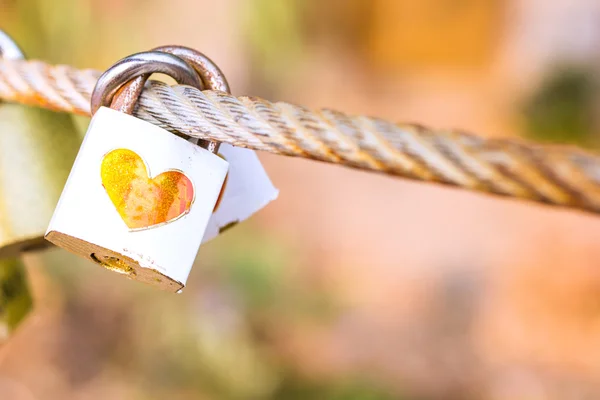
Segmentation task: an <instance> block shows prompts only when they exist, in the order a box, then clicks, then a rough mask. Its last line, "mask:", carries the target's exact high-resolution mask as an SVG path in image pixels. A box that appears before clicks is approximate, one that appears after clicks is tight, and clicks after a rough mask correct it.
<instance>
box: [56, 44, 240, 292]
mask: <svg viewBox="0 0 600 400" xmlns="http://www.w3.org/2000/svg"><path fill="white" fill-rule="evenodd" d="M155 72H160V73H164V74H167V75H170V76H171V77H173V78H174V79H175V80H176V81H178V82H180V83H182V84H188V85H192V86H196V87H198V88H202V83H201V80H200V78H199V77H198V74H197V73H196V72H195V71H194V69H192V68H191V67H190V66H189V65H188V64H186V63H185V62H184V61H183V60H182V59H180V58H178V57H176V56H174V55H171V54H166V53H162V52H145V53H138V54H135V55H133V56H129V57H126V58H124V59H123V60H121V61H119V62H118V63H116V64H115V65H114V66H113V67H111V68H110V69H109V70H107V71H106V72H105V73H104V74H103V75H102V76H101V77H100V78H99V80H98V83H97V84H96V88H95V89H94V93H93V95H92V99H93V100H92V111H94V110H95V109H96V108H98V105H102V107H100V108H99V109H98V111H97V112H95V114H94V116H93V118H92V121H91V123H90V126H89V128H88V132H87V134H86V136H85V138H84V141H83V144H82V146H81V149H80V151H79V154H78V155H77V158H76V160H75V164H74V165H73V168H72V170H71V173H70V175H69V178H68V180H67V183H66V185H65V188H64V190H63V193H62V195H61V197H60V200H59V202H58V205H57V207H56V210H55V212H54V216H53V217H52V220H51V222H50V225H49V227H48V231H47V233H46V238H47V239H48V240H49V241H51V242H53V243H54V244H56V245H58V246H60V247H63V248H65V249H67V250H69V251H71V252H73V253H75V254H78V255H81V256H83V257H86V258H88V259H90V260H92V261H94V262H96V263H98V264H100V265H102V266H104V267H106V268H107V269H109V270H112V271H115V272H118V273H121V274H123V275H125V276H127V277H129V278H131V279H134V280H139V281H142V282H145V283H148V284H152V285H155V286H158V287H160V288H162V289H165V290H169V291H173V292H177V291H179V290H180V289H182V288H183V287H184V286H185V282H186V280H187V277H188V275H189V272H190V270H191V267H192V264H193V262H194V259H195V257H196V254H197V252H198V248H199V247H200V243H201V241H202V237H203V234H204V230H205V229H206V226H207V224H208V220H209V218H210V216H211V214H212V211H213V209H214V206H215V203H216V201H217V197H218V195H219V193H220V191H221V187H222V185H223V181H224V179H225V176H226V174H227V169H228V163H227V162H226V161H225V160H223V159H222V158H220V157H218V156H217V155H215V154H213V153H211V152H210V151H208V150H206V149H204V148H202V147H200V146H198V145H195V144H193V143H191V142H189V141H188V140H186V139H185V138H181V137H179V136H176V135H174V134H172V133H170V132H168V131H166V130H164V129H162V128H160V127H158V126H156V125H153V124H151V123H148V122H145V121H142V120H140V119H138V118H135V117H133V116H131V115H129V114H127V113H124V112H119V111H116V110H114V109H111V108H107V107H106V105H109V104H111V102H112V104H120V105H121V106H122V107H119V109H122V110H127V111H131V110H133V106H132V104H134V103H135V101H136V100H137V98H136V97H135V96H131V95H130V94H131V93H130V92H128V91H124V90H120V89H122V87H123V84H125V83H126V82H129V81H131V80H132V79H135V78H136V77H139V76H144V75H145V74H151V73H155ZM137 81H138V82H139V79H137ZM138 88H139V87H138ZM138 92H139V91H138ZM116 93H117V94H116ZM115 94H116V96H117V98H116V99H112V97H114V96H115ZM98 99H100V101H98ZM123 99H125V100H123ZM113 100H114V101H113Z"/></svg>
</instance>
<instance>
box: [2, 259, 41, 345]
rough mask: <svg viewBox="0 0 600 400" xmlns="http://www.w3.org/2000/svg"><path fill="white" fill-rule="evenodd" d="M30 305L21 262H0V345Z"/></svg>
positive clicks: (28, 310)
mask: <svg viewBox="0 0 600 400" xmlns="http://www.w3.org/2000/svg"><path fill="white" fill-rule="evenodd" d="M32 304H33V302H32V300H31V294H30V292H29V285H28V283H27V274H26V271H25V267H24V266H23V264H22V263H21V261H19V259H17V258H7V259H4V260H0V343H2V342H3V341H5V340H6V339H8V337H9V336H10V334H11V333H12V332H13V331H14V330H15V329H16V328H17V326H18V325H19V324H20V323H21V322H23V320H24V319H25V317H26V316H27V315H28V314H29V312H30V311H31V308H32Z"/></svg>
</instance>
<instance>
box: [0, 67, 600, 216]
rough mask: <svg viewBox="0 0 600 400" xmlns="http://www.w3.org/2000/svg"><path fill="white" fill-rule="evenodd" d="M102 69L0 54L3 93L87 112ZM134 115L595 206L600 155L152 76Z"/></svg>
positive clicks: (294, 152) (333, 158) (209, 133)
mask: <svg viewBox="0 0 600 400" xmlns="http://www.w3.org/2000/svg"><path fill="white" fill-rule="evenodd" d="M99 76H100V72H99V71H96V70H91V69H87V70H79V69H76V68H73V67H70V66H65V65H56V66H54V65H49V64H46V63H44V62H40V61H10V60H0V99H2V100H6V101H13V102H20V103H24V104H29V105H36V106H41V107H45V108H50V109H53V110H56V111H66V112H71V113H75V114H81V115H89V114H90V96H91V92H92V90H93V88H94V85H95V83H96V80H97V79H98V77H99ZM134 115H135V116H137V117H139V118H141V119H143V120H146V121H148V122H151V123H153V124H156V125H159V126H161V127H162V128H164V129H167V130H169V131H171V132H174V133H176V134H180V135H181V134H183V135H189V136H192V137H197V138H202V139H210V140H217V141H219V142H224V143H229V144H232V145H234V146H241V147H247V148H251V149H254V150H263V151H268V152H271V153H275V154H283V155H287V156H295V157H303V158H309V159H314V160H320V161H326V162H330V163H334V164H343V165H346V166H349V167H353V168H358V169H363V170H369V171H376V172H382V173H385V174H388V175H393V176H400V177H405V178H410V179H416V180H421V181H427V182H437V183H444V184H449V185H453V186H458V187H461V188H465V189H470V190H475V191H480V192H487V193H494V194H498V195H504V196H511V197H516V198H520V199H528V200H533V201H537V202H542V203H547V204H552V205H559V206H565V207H571V208H578V209H582V210H586V211H592V212H600V157H599V156H597V155H595V154H591V153H588V152H585V151H583V150H580V149H578V148H574V147H571V146H568V147H567V146H549V145H536V144H532V143H527V142H524V141H521V140H515V139H484V138H481V137H477V136H474V135H470V134H467V133H463V132H458V131H449V130H434V129H429V128H426V127H423V126H418V125H409V124H397V123H392V122H389V121H386V120H383V119H379V118H373V117H367V116H350V115H347V114H344V113H341V112H338V111H333V110H329V109H322V110H318V111H312V110H309V109H307V108H304V107H301V106H296V105H292V104H288V103H284V102H277V103H271V102H269V101H267V100H263V99H260V98H256V97H245V96H242V97H234V96H232V95H229V94H227V93H224V92H218V91H209V90H207V91H200V90H198V89H195V88H192V87H190V86H183V85H175V86H168V85H166V84H164V83H161V82H156V81H151V82H149V83H148V84H147V86H146V88H145V89H144V91H143V93H142V95H141V97H140V100H139V102H138V105H137V107H136V109H135V112H134Z"/></svg>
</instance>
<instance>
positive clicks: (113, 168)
mask: <svg viewBox="0 0 600 400" xmlns="http://www.w3.org/2000/svg"><path fill="white" fill-rule="evenodd" d="M100 174H101V177H102V186H103V187H104V189H105V190H106V193H107V194H108V197H109V198H110V200H111V201H112V203H113V204H114V206H115V208H116V209H117V212H118V213H119V215H120V216H121V218H122V219H123V221H124V222H125V224H126V225H127V226H128V227H129V229H131V230H140V229H147V228H152V227H155V226H158V225H162V224H166V223H168V222H172V221H174V220H176V219H178V218H180V217H182V216H183V215H185V214H187V213H188V212H189V211H190V208H191V206H192V202H193V201H194V185H193V184H192V181H191V180H190V179H189V178H188V177H187V176H185V174H184V173H183V172H181V171H175V170H170V171H165V172H163V173H161V174H160V175H157V176H156V177H154V178H151V177H150V172H149V170H148V168H147V166H146V163H145V162H144V160H143V159H142V157H140V156H139V155H138V154H137V153H136V152H134V151H132V150H128V149H116V150H112V151H111V152H109V153H107V154H106V155H105V156H104V158H103V159H102V166H101V169H100Z"/></svg>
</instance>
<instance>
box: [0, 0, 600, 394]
mask: <svg viewBox="0 0 600 400" xmlns="http://www.w3.org/2000/svg"><path fill="white" fill-rule="evenodd" d="M0 7H1V8H0V26H2V28H3V29H6V30H7V31H8V32H9V33H10V34H12V35H13V36H14V37H15V38H16V39H17V40H18V42H19V43H20V44H21V46H22V47H23V48H24V49H25V51H26V52H27V53H28V55H29V56H30V57H35V58H41V59H45V60H48V61H51V62H55V63H68V64H72V65H75V66H78V67H94V68H98V69H105V68H107V67H108V66H109V65H110V64H112V63H113V62H114V61H116V60H117V59H119V58H121V57H124V56H126V55H128V54H130V53H134V52H138V51H142V50H146V49H149V48H152V47H155V46H158V45H164V44H183V45H187V46H191V47H194V48H197V49H199V50H201V51H203V52H205V53H206V54H208V55H209V56H210V57H211V58H213V59H214V60H215V61H216V62H217V63H218V64H219V65H220V66H221V68H222V69H223V71H224V72H225V73H226V75H227V77H228V78H229V81H230V83H231V86H232V88H233V91H234V94H237V95H244V94H252V95H257V96H262V97H265V98H267V99H269V100H285V101H288V102H294V103H300V104H303V105H306V106H310V107H315V108H316V107H329V108H335V109H339V110H342V111H346V112H350V113H365V114H371V115H374V116H379V117H384V118H388V119H392V120H398V121H410V122H412V121H414V122H420V123H423V124H426V125H430V126H434V127H447V128H462V129H466V130H469V131H473V132H476V133H478V134H481V135H485V136H489V137H492V136H496V137H499V136H502V137H509V136H524V137H529V138H532V139H535V140H539V141H559V142H570V143H576V144H579V145H581V146H585V147H588V148H590V149H593V148H595V147H596V146H598V144H599V143H600V136H599V135H598V134H597V132H598V128H599V124H600V119H599V118H598V115H600V113H598V112H597V111H598V110H599V109H600V107H599V106H600V91H599V90H598V78H599V74H598V71H599V68H600V67H599V65H600V64H599V63H598V62H599V61H600V2H598V1H597V0H551V1H549V0H320V1H316V0H219V1H215V0H170V1H168V2H163V1H158V0H143V1H142V0H133V1H120V0H52V1H48V0H0ZM78 123H79V124H80V126H81V127H82V129H83V130H84V129H85V125H86V123H87V120H86V119H80V120H78ZM260 157H261V159H262V161H263V162H264V165H265V167H266V169H267V170H268V172H269V173H270V175H271V177H272V179H273V181H274V183H275V184H276V185H277V186H278V188H279V189H280V190H281V194H280V198H279V199H278V200H277V201H276V202H274V203H272V204H271V205H270V206H269V207H268V208H267V209H265V210H263V211H261V212H260V213H259V214H258V215H256V216H255V217H253V218H252V219H251V220H250V221H248V222H247V223H244V224H243V225H240V226H238V227H236V228H235V229H232V230H230V231H228V232H227V233H226V234H224V235H223V236H221V237H219V238H218V239H216V240H214V241H213V242H211V243H209V244H208V245H205V246H203V247H202V249H201V250H200V253H199V255H198V258H197V262H196V265H195V268H194V270H193V271H192V274H191V277H190V280H189V282H188V287H187V288H186V290H185V292H184V293H183V294H181V295H177V296H175V295H172V294H168V293H163V292H159V291H157V290H155V289H153V288H149V287H145V286H143V285H141V284H139V283H136V282H131V281H128V280H125V279H123V278H122V277H121V276H118V275H116V274H113V273H110V272H108V271H105V270H103V269H101V268H98V267H97V266H96V265H92V264H89V263H87V262H85V261H81V260H79V259H77V258H75V257H74V256H70V255H69V254H67V253H65V252H64V251H61V250H52V251H48V252H45V253H37V254H32V255H28V256H27V257H26V259H25V261H26V262H27V267H28V273H29V277H30V281H31V285H32V290H33V295H34V298H35V310H34V312H33V313H32V314H31V316H30V317H29V318H28V319H27V320H26V322H25V323H24V324H23V325H22V326H21V327H20V329H18V330H17V331H16V332H15V334H14V336H13V337H12V339H11V340H10V341H9V342H8V343H6V344H4V345H2V347H0V398H1V399H6V400H33V399H40V400H41V399H43V400H52V399H61V400H62V399H77V400H92V399H94V400H95V399H133V400H136V399H151V400H153V399H170V400H171V399H172V400H188V399H219V400H220V399H225V400H228V399H283V400H288V399H289V400H294V399H319V400H320V399H325V400H330V399H331V400H387V399H406V400H409V399H493V400H504V399H527V400H538V399H539V400H541V399H577V400H580V399H598V398H600V261H599V260H600V239H599V238H600V219H598V218H597V217H595V216H593V215H588V214H584V213H581V212H573V211H566V210H557V209H554V208H549V207H544V206H539V205H532V204H528V203H523V202H516V201H511V200H506V199H498V198H494V197H488V196H485V195H480V194H471V193H466V192H463V191H459V190H456V189H451V188H443V187H438V186H435V185H430V184H422V183H415V182H408V181H405V180H399V179H392V178H388V177H383V176H379V175H376V174H367V173H363V172H357V171H354V170H350V169H344V168H340V167H336V166H331V165H325V164H321V163H317V162H312V161H306V160H300V159H291V158H284V157H279V156H273V155H269V154H260ZM3 195H10V194H9V193H8V194H3Z"/></svg>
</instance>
